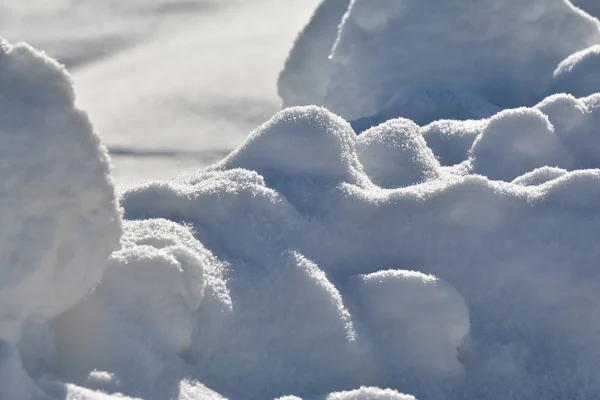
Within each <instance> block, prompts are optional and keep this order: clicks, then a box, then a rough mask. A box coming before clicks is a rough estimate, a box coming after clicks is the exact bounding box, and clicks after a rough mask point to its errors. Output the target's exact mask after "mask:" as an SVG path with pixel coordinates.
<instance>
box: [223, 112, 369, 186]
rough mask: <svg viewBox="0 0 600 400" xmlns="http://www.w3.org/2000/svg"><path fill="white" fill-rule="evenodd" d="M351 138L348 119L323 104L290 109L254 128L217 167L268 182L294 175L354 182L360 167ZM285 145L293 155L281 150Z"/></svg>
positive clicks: (352, 135)
mask: <svg viewBox="0 0 600 400" xmlns="http://www.w3.org/2000/svg"><path fill="white" fill-rule="evenodd" d="M355 136H356V134H355V133H354V131H353V130H352V127H351V126H350V124H348V122H346V121H344V120H343V119H342V118H340V117H338V116H336V115H333V114H332V113H330V112H328V111H327V110H325V109H324V108H320V107H314V106H312V107H304V108H290V109H287V110H283V111H282V112H280V113H278V114H276V115H275V116H274V117H273V118H271V119H270V120H269V121H268V122H267V123H265V124H264V125H262V126H261V127H260V128H258V129H257V130H255V131H254V132H253V133H252V134H251V135H250V137H249V138H248V139H247V140H246V142H245V143H244V144H243V145H242V146H240V147H239V148H238V149H237V150H235V151H233V152H232V153H231V154H230V155H229V156H228V157H227V158H226V159H225V160H224V161H223V163H222V166H223V167H224V168H229V169H231V168H237V167H243V168H247V169H251V170H254V171H257V172H258V173H260V174H262V175H263V176H264V177H265V178H266V179H267V180H269V178H271V177H272V176H273V175H278V176H282V175H287V176H292V175H294V176H303V177H308V178H314V179H322V180H325V181H342V182H349V183H357V182H358V180H359V179H360V173H361V172H362V171H361V165H360V163H359V162H358V159H357V158H356V152H355V149H354V146H355V143H354V142H355V141H354V137H355ZM289 148H293V149H295V152H294V154H293V155H292V154H289V153H288V152H286V151H285V150H286V149H289Z"/></svg>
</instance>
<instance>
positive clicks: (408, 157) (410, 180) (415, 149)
mask: <svg viewBox="0 0 600 400" xmlns="http://www.w3.org/2000/svg"><path fill="white" fill-rule="evenodd" d="M356 149H357V153H358V158H359V160H360V162H361V163H362V165H363V168H364V170H365V172H366V173H367V174H368V175H369V177H370V178H371V180H372V181H373V183H375V184H377V185H379V186H381V187H384V188H398V187H403V186H411V185H414V184H417V183H420V182H424V181H426V180H428V179H434V178H436V177H438V175H439V167H440V165H439V163H438V161H437V160H436V159H435V156H434V155H433V153H432V151H431V150H430V149H429V148H428V147H427V144H426V143H425V139H423V136H422V135H421V133H420V132H419V127H418V126H417V125H416V124H415V123H414V122H412V121H410V120H407V119H394V120H390V121H388V122H385V123H384V124H381V125H379V126H377V127H375V128H371V129H369V130H368V131H366V132H364V133H363V134H362V135H360V136H359V137H358V140H357V144H356Z"/></svg>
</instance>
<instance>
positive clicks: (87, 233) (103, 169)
mask: <svg viewBox="0 0 600 400" xmlns="http://www.w3.org/2000/svg"><path fill="white" fill-rule="evenodd" d="M0 182H2V183H1V184H0V277H1V278H0V338H3V339H5V340H8V341H9V342H11V343H16V342H18V340H19V338H20V336H21V333H20V330H21V326H22V324H23V322H24V321H25V320H26V319H27V318H30V317H32V318H36V319H41V320H48V319H50V318H52V317H54V316H56V315H58V314H59V313H61V312H63V311H65V310H66V309H68V308H69V307H71V306H73V305H74V304H75V303H76V302H77V301H78V300H79V299H81V298H82V297H83V296H84V295H85V294H86V293H88V292H89V291H90V290H91V289H92V288H93V287H94V285H95V284H96V283H97V282H98V281H99V280H100V277H101V276H102V272H103V271H104V267H105V264H106V259H107V258H108V256H109V255H110V252H111V251H112V250H113V249H114V248H115V247H116V245H117V243H118V240H119V236H120V228H121V226H120V214H119V210H118V207H117V204H116V200H115V195H114V187H113V183H112V180H111V178H110V166H109V161H108V156H107V154H106V150H105V148H104V147H103V146H102V145H101V143H100V139H99V138H98V136H97V135H96V134H95V133H94V130H93V127H92V125H91V123H90V121H89V119H88V117H87V115H86V114H85V113H84V112H82V111H81V110H78V109H77V108H76V107H75V105H74V95H73V90H72V87H71V81H70V78H69V76H68V75H67V73H66V72H65V70H64V69H63V67H62V66H60V65H59V64H57V63H56V62H55V61H53V60H51V59H49V58H48V57H46V56H45V55H44V54H42V53H39V52H37V51H35V50H34V49H32V48H31V47H29V46H28V45H25V44H19V45H16V46H11V45H9V44H7V43H5V42H3V41H1V40H0Z"/></svg>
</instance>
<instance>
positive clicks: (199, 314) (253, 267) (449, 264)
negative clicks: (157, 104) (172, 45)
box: [0, 0, 600, 400]
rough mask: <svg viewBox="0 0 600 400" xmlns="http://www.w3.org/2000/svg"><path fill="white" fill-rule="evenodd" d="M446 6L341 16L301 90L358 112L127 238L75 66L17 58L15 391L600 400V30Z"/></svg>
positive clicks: (23, 52)
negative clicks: (79, 96) (76, 86)
mask: <svg viewBox="0 0 600 400" xmlns="http://www.w3.org/2000/svg"><path fill="white" fill-rule="evenodd" d="M433 3H434V2H433V1H429V0H427V1H416V0H403V1H400V0H397V1H391V0H387V1H385V0H370V1H366V0H365V1H362V0H353V1H342V0H340V1H336V0H325V1H324V2H323V3H322V4H321V5H320V7H319V8H318V9H317V11H316V12H315V14H314V17H313V20H312V21H311V23H309V25H307V27H306V29H305V30H304V31H303V33H302V34H301V35H300V36H299V38H298V40H297V42H296V45H295V47H294V50H293V51H292V53H291V55H290V58H289V60H288V62H287V64H286V67H285V70H284V71H283V72H282V75H281V77H280V81H279V89H280V93H281V94H282V96H283V97H284V100H285V103H286V105H293V104H296V103H307V102H308V103H317V104H321V105H326V106H328V107H330V108H332V109H333V110H334V111H336V112H337V113H338V114H341V116H339V115H336V114H334V113H332V112H331V111H329V110H327V109H326V108H322V107H319V106H315V105H310V106H300V107H291V108H286V109H284V110H282V111H280V112H279V113H277V114H276V115H274V116H273V117H272V118H271V119H270V120H269V121H267V122H266V123H265V124H263V125H261V126H259V127H258V128H257V129H256V130H254V131H253V132H252V133H251V134H250V135H249V136H248V138H247V140H246V141H245V142H244V143H243V144H242V145H241V146H239V147H238V148H237V149H236V150H235V151H233V152H232V153H231V154H229V156H227V157H226V158H225V159H223V160H222V161H220V162H219V163H216V164H214V165H212V166H211V167H209V168H206V169H204V170H201V171H197V172H196V173H194V174H192V175H188V176H185V177H178V178H176V179H173V180H170V181H155V182H145V183H140V184H138V185H134V186H131V187H128V188H125V189H123V190H121V191H120V198H119V200H120V204H121V206H122V208H123V213H124V214H123V215H124V218H125V221H124V222H121V216H120V210H119V208H118V207H117V204H116V200H115V194H114V188H113V186H112V183H111V179H110V176H109V172H110V171H109V170H110V169H109V161H108V157H107V155H106V152H105V150H104V148H103V147H102V145H101V144H100V142H99V139H98V137H97V136H96V135H95V134H94V130H93V129H92V127H91V125H90V123H89V122H88V120H87V118H86V116H85V114H84V113H83V112H82V111H79V110H77V109H76V107H74V99H73V97H74V95H73V92H72V89H71V85H70V82H69V79H68V76H67V75H66V73H65V72H64V70H63V69H62V68H61V67H60V66H59V65H58V64H56V63H55V62H54V61H51V60H49V59H48V58H46V57H45V56H43V55H41V54H39V53H37V52H36V51H34V50H32V49H31V48H30V47H28V46H26V45H17V46H10V45H8V44H6V43H4V42H2V47H1V48H2V52H1V53H0V105H1V106H2V107H1V108H0V140H1V141H2V142H1V143H2V146H0V152H2V157H0V163H1V165H2V168H0V176H1V177H2V180H0V182H1V185H0V190H1V191H2V196H0V205H1V206H0V224H1V226H2V230H1V233H0V260H1V263H0V278H1V280H0V400H5V399H7V400H12V399H14V398H19V399H32V400H38V399H39V400H50V399H86V400H97V399H111V400H114V399H134V398H137V399H140V398H141V399H146V400H159V399H160V400H162V399H167V398H173V399H223V398H230V399H257V400H258V399H273V398H279V399H282V400H283V399H288V400H292V399H296V400H297V399H305V400H312V399H315V400H316V399H318V400H338V399H339V400H343V399H344V400H345V399H353V400H362V399H365V400H366V399H382V400H383V399H393V400H412V399H422V400H423V399H424V400H463V399H481V400H501V399H507V398H519V399H526V400H534V399H535V400H537V399H546V398H548V399H549V398H552V399H560V400H573V399H592V398H595V397H597V393H599V392H600V369H599V368H598V364H599V362H600V337H598V332H599V331H600V310H599V307H598V304H599V302H600V277H599V274H598V272H597V270H598V268H597V264H598V259H600V246H599V245H598V243H597V238H598V236H599V235H600V208H599V207H598V204H597V203H598V201H597V200H598V198H599V197H600V156H599V154H600V145H599V144H598V143H600V142H599V141H598V134H599V130H598V126H599V122H600V111H599V109H600V93H596V91H597V89H596V88H595V86H594V85H595V84H596V83H595V79H596V72H595V68H594V66H595V65H596V61H595V60H596V58H597V53H598V50H597V47H596V45H597V43H599V42H600V29H599V22H598V21H597V20H596V19H594V18H593V17H591V16H589V15H587V14H585V13H583V12H582V11H581V10H579V9H577V8H575V7H574V6H573V5H572V4H570V3H568V2H567V1H566V0H545V1H542V0H528V1H523V2H519V4H518V5H517V3H516V2H514V1H506V2H501V1H492V0H483V1H480V2H477V4H474V3H473V2H467V1H464V0H453V1H448V2H435V5H436V7H434V6H433ZM579 3H581V6H582V7H583V8H585V7H584V4H583V3H585V2H583V1H582V2H579ZM589 4H591V3H589ZM590 7H591V6H590ZM338 25H339V27H338ZM409 33H410V35H411V36H410V37H411V39H410V40H408V39H407V40H404V39H398V38H406V37H408V35H409ZM315 37H319V40H316V41H315V40H313V38H315ZM532 49H534V50H535V51H532ZM459 53H460V55H459ZM329 56H331V59H330V58H329ZM434 56H435V57H434ZM559 88H560V89H559ZM558 90H560V91H565V92H567V93H558V94H555V93H554V92H555V91H558ZM343 117H345V118H343ZM401 117H410V118H411V119H406V118H401ZM440 118H444V119H440ZM348 119H351V120H352V121H351V122H348V121H347V120H348ZM457 119H461V120H457ZM421 125H422V126H421ZM357 131H360V132H358V133H360V135H357ZM403 393H406V394H403ZM413 396H414V397H413Z"/></svg>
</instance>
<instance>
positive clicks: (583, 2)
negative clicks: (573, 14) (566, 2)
mask: <svg viewBox="0 0 600 400" xmlns="http://www.w3.org/2000/svg"><path fill="white" fill-rule="evenodd" d="M570 1H571V3H573V4H574V5H575V6H577V7H579V8H581V9H582V10H584V11H585V12H587V13H588V14H590V15H593V16H594V17H596V18H600V4H599V3H598V2H597V1H596V0H570Z"/></svg>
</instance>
